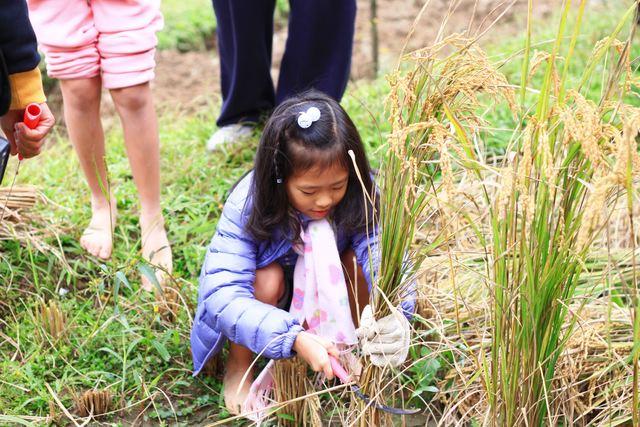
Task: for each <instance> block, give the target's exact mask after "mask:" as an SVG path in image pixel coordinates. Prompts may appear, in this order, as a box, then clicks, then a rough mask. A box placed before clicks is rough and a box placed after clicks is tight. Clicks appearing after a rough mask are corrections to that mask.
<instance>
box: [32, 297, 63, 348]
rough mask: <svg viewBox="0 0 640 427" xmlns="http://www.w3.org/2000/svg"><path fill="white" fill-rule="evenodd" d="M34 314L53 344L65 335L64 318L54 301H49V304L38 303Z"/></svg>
mask: <svg viewBox="0 0 640 427" xmlns="http://www.w3.org/2000/svg"><path fill="white" fill-rule="evenodd" d="M36 313H37V315H36V318H37V320H38V322H39V324H40V326H41V328H42V329H43V330H44V331H45V332H46V333H47V334H48V335H49V336H50V337H51V338H52V339H53V341H54V342H55V341H57V340H58V339H59V338H61V337H62V336H63V335H64V334H65V332H66V323H67V320H66V316H65V314H64V313H63V312H62V310H60V307H59V306H58V303H56V302H55V301H54V300H51V301H49V304H45V303H44V302H42V303H40V304H39V305H38V306H37V308H36Z"/></svg>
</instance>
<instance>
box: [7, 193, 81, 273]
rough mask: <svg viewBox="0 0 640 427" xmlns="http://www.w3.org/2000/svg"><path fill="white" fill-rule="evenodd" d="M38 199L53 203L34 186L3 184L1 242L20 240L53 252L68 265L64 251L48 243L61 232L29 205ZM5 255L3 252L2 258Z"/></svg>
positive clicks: (36, 248) (63, 263)
mask: <svg viewBox="0 0 640 427" xmlns="http://www.w3.org/2000/svg"><path fill="white" fill-rule="evenodd" d="M36 203H50V201H49V200H48V199H47V198H46V197H45V196H44V195H43V194H42V193H41V192H40V191H39V190H37V189H36V187H33V186H15V187H13V189H12V190H11V191H9V188H6V187H3V188H0V212H2V211H3V210H4V214H3V219H2V221H0V242H1V241H3V240H10V241H17V242H21V243H24V244H26V245H29V246H30V247H31V248H33V249H34V250H36V251H38V252H42V253H50V254H53V255H54V256H55V257H56V258H57V259H58V261H59V262H60V264H62V265H63V267H65V268H68V270H71V268H70V267H69V266H68V264H67V262H66V260H65V258H64V255H63V252H62V251H61V250H60V249H59V248H57V247H55V246H52V245H51V244H49V243H47V240H48V239H49V238H56V239H57V236H58V234H59V233H58V229H57V228H56V227H55V226H53V225H52V224H50V222H48V221H46V220H45V219H43V218H42V217H40V216H39V215H38V214H36V213H34V212H30V211H29V209H31V208H32V207H34V206H35V204H36ZM2 258H3V254H2V252H0V259H2Z"/></svg>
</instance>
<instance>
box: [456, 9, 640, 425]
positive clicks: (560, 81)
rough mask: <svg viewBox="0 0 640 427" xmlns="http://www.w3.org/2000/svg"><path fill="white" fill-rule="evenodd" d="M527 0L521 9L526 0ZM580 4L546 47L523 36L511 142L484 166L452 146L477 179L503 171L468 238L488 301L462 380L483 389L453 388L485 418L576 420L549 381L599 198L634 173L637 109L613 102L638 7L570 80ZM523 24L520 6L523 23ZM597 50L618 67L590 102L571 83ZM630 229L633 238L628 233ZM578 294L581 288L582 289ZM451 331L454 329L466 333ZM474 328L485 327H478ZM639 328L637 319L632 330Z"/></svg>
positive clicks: (462, 131) (461, 137)
mask: <svg viewBox="0 0 640 427" xmlns="http://www.w3.org/2000/svg"><path fill="white" fill-rule="evenodd" d="M529 5H530V11H531V5H532V2H529ZM585 5H586V2H585V1H582V2H581V3H580V5H579V6H580V8H579V10H578V19H577V21H576V24H575V26H574V27H573V33H572V35H571V36H570V37H565V35H564V31H565V28H566V24H567V20H568V16H569V10H570V4H569V3H568V2H566V3H565V4H564V6H563V10H562V11H563V14H562V17H561V19H560V25H559V30H558V33H557V38H556V40H555V43H554V44H553V46H552V49H551V52H547V53H541V54H537V55H536V57H535V58H534V59H533V60H529V55H530V46H531V43H530V36H529V37H528V38H527V42H526V46H525V50H524V55H525V60H524V61H523V68H522V77H521V79H522V80H521V87H520V94H521V97H520V103H521V105H522V107H525V108H522V109H521V110H520V111H521V113H522V115H521V116H519V126H518V127H517V128H516V129H514V131H513V136H512V141H513V142H514V144H515V149H516V151H515V153H513V156H510V157H509V158H508V161H507V162H505V165H504V167H503V168H501V169H495V170H494V169H492V168H490V167H488V166H487V165H479V164H477V163H473V162H470V161H469V159H470V158H474V157H475V156H466V157H464V156H461V155H459V154H458V152H456V151H455V150H453V151H452V153H453V155H452V157H453V158H454V159H455V160H456V163H457V165H458V167H461V168H464V169H467V170H469V171H471V172H473V173H475V174H477V176H478V177H480V178H481V179H482V180H483V182H485V181H486V180H485V178H486V175H487V174H488V173H496V172H497V173H499V174H500V175H501V179H500V189H499V191H498V192H497V194H495V196H494V195H491V196H490V191H489V190H487V191H485V197H486V201H487V204H488V205H489V216H488V223H489V227H490V234H489V236H480V238H479V239H478V240H479V241H480V242H481V241H482V240H483V237H488V239H487V242H488V245H487V246H486V248H485V251H486V253H487V259H486V270H487V271H488V274H487V275H486V277H485V280H486V285H487V289H489V297H490V303H491V306H490V311H489V313H488V314H489V316H490V318H489V325H488V328H487V329H486V330H484V332H483V333H486V334H487V336H489V337H490V338H491V340H490V342H489V343H487V342H486V340H484V339H482V340H480V341H478V342H477V344H476V347H475V348H476V351H477V352H479V354H478V353H476V354H475V356H474V357H475V359H474V361H475V366H472V365H471V366H467V367H466V368H465V369H466V374H464V375H467V380H466V381H465V382H466V384H472V383H474V380H473V379H474V378H477V375H478V373H479V374H480V375H481V377H482V378H483V389H477V388H476V389H475V390H473V391H472V390H464V389H463V390H462V391H461V393H463V394H464V393H466V396H467V397H468V400H467V401H466V402H465V408H466V410H467V411H469V412H471V413H472V412H474V411H480V412H479V414H478V415H480V414H481V413H482V411H481V409H482V406H483V405H486V406H487V407H488V408H489V413H488V414H487V415H486V416H482V417H480V419H482V420H483V421H482V422H483V423H485V424H493V425H500V426H502V425H529V426H534V425H536V426H542V425H556V424H558V423H569V424H571V421H569V420H574V419H577V418H576V417H575V416H574V415H572V414H571V413H569V412H567V406H566V405H565V404H564V402H566V399H564V400H563V398H564V397H566V394H564V393H563V391H564V390H566V387H565V388H564V389H563V388H562V387H558V381H559V378H558V375H559V371H558V369H559V367H561V366H563V363H564V362H566V358H567V357H570V356H569V354H570V353H569V352H568V351H569V350H570V349H571V348H570V343H572V341H571V338H572V336H573V333H574V331H575V326H576V322H577V321H578V318H579V317H578V316H579V314H580V312H581V309H582V308H583V305H584V304H585V301H586V300H584V299H583V300H582V301H576V296H577V295H578V294H577V289H578V286H579V285H580V284H581V283H583V277H582V276H583V274H585V272H586V271H587V269H588V263H587V255H588V250H589V248H590V246H591V243H592V242H593V241H594V240H595V239H596V238H597V236H598V233H599V232H600V231H601V229H602V226H603V217H604V216H603V215H602V213H603V210H604V208H605V206H606V205H607V204H608V202H609V201H610V199H611V197H612V196H613V195H614V194H615V193H616V192H617V191H620V190H621V189H624V188H625V187H626V188H627V194H633V190H632V188H631V185H630V183H631V182H633V180H634V179H637V176H638V173H639V172H640V161H638V155H637V152H638V146H637V143H636V142H635V137H636V135H637V133H638V129H639V125H638V110H637V109H635V108H632V107H630V106H627V105H625V104H624V103H623V102H622V101H621V100H622V99H624V97H625V95H626V93H627V91H628V90H629V87H630V86H631V85H632V84H634V81H633V78H632V76H631V75H630V74H629V67H628V64H629V58H628V54H629V42H626V43H621V42H619V41H617V40H616V37H617V35H618V34H619V33H620V31H621V30H622V28H623V26H624V23H625V22H629V18H630V17H631V15H632V14H633V13H634V11H635V7H636V6H635V5H634V6H633V7H630V8H629V9H628V10H627V12H626V14H625V15H624V17H623V18H622V20H621V21H620V24H619V25H618V26H617V27H616V29H615V30H614V33H613V35H612V36H610V37H608V38H606V39H605V40H603V41H602V42H600V43H598V44H597V45H596V46H595V49H594V52H593V55H592V56H591V59H590V62H589V64H588V65H587V67H586V68H585V70H584V73H583V78H582V81H581V82H579V84H578V85H577V86H576V87H574V88H570V87H569V83H570V82H569V79H568V69H569V67H570V66H571V57H572V52H573V48H574V47H575V44H576V40H577V38H578V35H579V29H580V22H581V18H582V14H583V12H584V8H585ZM531 21H532V15H531V13H530V15H529V19H528V26H529V28H531V26H532V23H531ZM529 33H530V32H529ZM563 43H567V44H568V46H564V45H563ZM561 53H562V54H563V57H562V59H560V56H561ZM605 55H611V56H613V57H614V58H615V59H614V63H617V65H616V66H615V67H613V69H612V70H611V72H610V75H609V76H608V83H607V84H606V85H605V89H604V91H603V96H602V98H601V99H599V100H597V101H592V100H588V99H586V98H585V96H584V95H582V93H581V90H582V89H584V87H585V85H586V84H587V82H589V80H590V77H591V74H592V73H593V71H594V69H595V67H596V64H598V63H600V62H601V61H602V60H603V58H604V56H605ZM537 70H540V71H541V72H543V73H544V77H543V80H542V84H541V86H540V87H539V88H534V89H535V91H536V93H537V95H536V96H535V99H534V100H533V102H534V103H533V105H531V106H527V105H525V101H526V100H527V97H526V96H525V93H526V92H528V91H529V92H532V91H531V90H530V89H531V88H530V85H531V84H532V81H531V76H532V75H533V74H534V73H536V72H537ZM451 114H452V115H453V114H455V115H456V116H457V115H458V114H459V113H458V112H457V111H456V110H453V112H452V113H451ZM461 123H462V125H460V126H456V127H455V132H456V134H457V135H456V139H455V140H454V142H455V143H456V144H458V151H464V150H465V148H466V147H468V143H467V141H469V140H470V135H473V134H474V132H475V131H476V129H474V128H473V127H470V128H469V127H468V126H465V124H464V123H463V122H461ZM465 154H466V153H465ZM629 197H630V196H629ZM630 205H631V204H630ZM629 212H633V209H632V206H630V208H629ZM631 222H632V221H631ZM480 232H482V229H480ZM631 234H632V235H635V234H634V232H633V230H631ZM634 253H635V251H634ZM632 265H634V266H635V262H632ZM634 268H635V267H634ZM635 276H636V275H635V273H633V272H632V274H631V277H632V279H633V280H632V281H633V284H632V285H631V286H630V294H632V296H633V298H631V304H630V306H631V308H632V311H633V310H637V307H638V300H637V298H636V295H637V284H636V283H635ZM454 292H456V290H455V289H454ZM580 293H581V297H582V296H583V293H584V290H581V291H580ZM456 310H458V308H456ZM455 315H456V316H458V315H459V313H458V312H456V313H455ZM634 316H635V315H633V314H632V316H631V317H632V318H634V319H635V318H637V316H635V317H634ZM633 324H634V326H635V325H636V321H635V320H634V322H633ZM460 329H461V328H460V326H458V330H457V331H456V333H457V334H458V335H459V336H460V337H461V339H464V340H465V341H466V338H464V336H463V335H462V331H461V330H460ZM478 329H480V331H483V327H482V325H478ZM639 329H640V328H638V327H637V326H635V327H634V333H635V332H636V331H637V330H639ZM477 335H479V334H477ZM636 342H638V340H637V339H636ZM637 365H638V363H637V352H634V353H633V355H632V357H631V360H630V362H629V366H632V367H633V375H632V376H633V382H634V385H633V387H632V388H633V393H632V394H633V402H632V403H631V405H630V408H629V411H630V412H631V410H632V412H633V413H634V414H633V420H634V422H636V420H637V418H638V416H637V415H636V414H635V413H636V412H637V411H638V409H637V408H638V404H637V403H638V397H637V394H638V393H637V385H636V381H637V375H638V374H637ZM462 371H464V370H461V372H462ZM594 384H595V383H594ZM459 408H462V406H461V405H460V406H459ZM583 420H584V419H583Z"/></svg>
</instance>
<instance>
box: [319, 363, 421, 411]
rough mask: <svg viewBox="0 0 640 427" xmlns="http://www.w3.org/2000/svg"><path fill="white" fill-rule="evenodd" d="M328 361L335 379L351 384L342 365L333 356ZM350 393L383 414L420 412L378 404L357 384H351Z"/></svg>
mask: <svg viewBox="0 0 640 427" xmlns="http://www.w3.org/2000/svg"><path fill="white" fill-rule="evenodd" d="M329 361H330V362H331V369H332V370H333V373H334V374H335V375H336V377H338V378H339V379H340V381H341V382H342V384H347V383H349V382H351V381H350V379H349V374H348V373H347V371H345V370H344V368H343V367H342V365H340V362H339V361H338V359H336V358H335V357H334V356H331V355H329ZM351 391H352V392H353V393H354V394H355V395H356V396H357V397H358V399H360V400H363V401H364V402H366V403H367V404H368V405H371V406H373V407H374V408H376V409H379V410H381V411H384V412H388V413H390V414H394V415H413V414H417V413H418V412H420V409H417V408H415V409H403V408H394V407H392V406H387V405H383V404H381V403H378V402H376V401H375V400H373V399H371V398H370V397H369V396H367V395H366V394H364V393H363V392H362V391H361V390H360V386H358V385H357V384H351Z"/></svg>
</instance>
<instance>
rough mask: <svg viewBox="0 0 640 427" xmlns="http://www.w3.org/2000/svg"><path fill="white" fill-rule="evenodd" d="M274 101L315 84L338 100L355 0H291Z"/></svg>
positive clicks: (347, 60)
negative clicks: (287, 31)
mask: <svg viewBox="0 0 640 427" xmlns="http://www.w3.org/2000/svg"><path fill="white" fill-rule="evenodd" d="M290 5H291V11H290V15H289V34H288V36H287V44H286V48H285V53H284V56H283V58H282V65H281V67H280V77H279V78H278V89H277V95H276V103H278V104H279V103H281V102H282V101H283V100H285V99H286V98H288V97H290V96H292V95H295V94H297V93H299V92H300V91H303V90H306V89H310V88H314V89H317V90H320V91H322V92H325V93H326V94H328V95H330V96H332V97H333V98H335V99H336V100H338V101H340V99H341V98H342V95H343V94H344V90H345V88H346V87H347V82H348V81H349V72H350V69H351V53H352V50H353V34H354V30H355V18H356V0H290Z"/></svg>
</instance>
